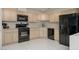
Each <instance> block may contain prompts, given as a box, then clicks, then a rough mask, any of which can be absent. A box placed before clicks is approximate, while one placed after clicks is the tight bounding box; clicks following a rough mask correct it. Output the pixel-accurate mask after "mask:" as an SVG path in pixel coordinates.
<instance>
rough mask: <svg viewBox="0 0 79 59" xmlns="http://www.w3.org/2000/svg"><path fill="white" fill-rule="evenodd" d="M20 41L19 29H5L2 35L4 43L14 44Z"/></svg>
mask: <svg viewBox="0 0 79 59" xmlns="http://www.w3.org/2000/svg"><path fill="white" fill-rule="evenodd" d="M15 42H18V30H4V31H3V35H2V44H3V45H7V44H12V43H15Z"/></svg>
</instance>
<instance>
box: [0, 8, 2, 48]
mask: <svg viewBox="0 0 79 59" xmlns="http://www.w3.org/2000/svg"><path fill="white" fill-rule="evenodd" d="M0 49H2V9H0Z"/></svg>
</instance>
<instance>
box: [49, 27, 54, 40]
mask: <svg viewBox="0 0 79 59" xmlns="http://www.w3.org/2000/svg"><path fill="white" fill-rule="evenodd" d="M48 39H51V40H54V29H53V28H48Z"/></svg>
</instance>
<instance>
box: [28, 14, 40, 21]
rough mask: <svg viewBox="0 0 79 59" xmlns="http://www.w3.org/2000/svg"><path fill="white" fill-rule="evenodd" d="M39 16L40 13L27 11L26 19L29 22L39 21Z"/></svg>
mask: <svg viewBox="0 0 79 59" xmlns="http://www.w3.org/2000/svg"><path fill="white" fill-rule="evenodd" d="M39 16H40V14H37V13H28V20H29V22H36V21H39V20H40V18H39Z"/></svg>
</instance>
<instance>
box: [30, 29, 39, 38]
mask: <svg viewBox="0 0 79 59" xmlns="http://www.w3.org/2000/svg"><path fill="white" fill-rule="evenodd" d="M39 37H40V32H39V30H36V29H31V30H30V39H36V38H39Z"/></svg>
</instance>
